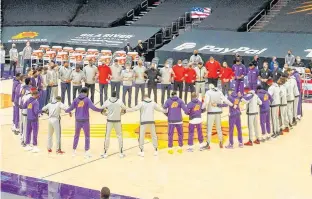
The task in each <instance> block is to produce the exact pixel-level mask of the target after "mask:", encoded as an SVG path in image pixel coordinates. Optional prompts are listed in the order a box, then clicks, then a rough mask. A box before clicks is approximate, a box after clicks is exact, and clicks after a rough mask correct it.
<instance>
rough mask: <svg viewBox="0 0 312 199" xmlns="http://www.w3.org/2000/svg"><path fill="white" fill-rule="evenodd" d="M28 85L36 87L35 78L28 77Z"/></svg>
mask: <svg viewBox="0 0 312 199" xmlns="http://www.w3.org/2000/svg"><path fill="white" fill-rule="evenodd" d="M30 85H31V87H35V88H37V84H36V78H34V77H31V78H30Z"/></svg>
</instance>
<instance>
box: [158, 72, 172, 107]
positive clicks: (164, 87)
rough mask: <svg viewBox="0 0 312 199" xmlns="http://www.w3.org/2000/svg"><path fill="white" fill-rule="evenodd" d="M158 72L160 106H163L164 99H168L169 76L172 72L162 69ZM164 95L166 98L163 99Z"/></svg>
mask: <svg viewBox="0 0 312 199" xmlns="http://www.w3.org/2000/svg"><path fill="white" fill-rule="evenodd" d="M159 72H160V75H161V104H164V103H165V99H166V100H167V99H168V98H169V97H170V89H171V75H172V73H173V71H172V68H169V67H168V68H167V67H163V68H161V69H160V71H159ZM166 93H167V97H166V98H165V95H166Z"/></svg>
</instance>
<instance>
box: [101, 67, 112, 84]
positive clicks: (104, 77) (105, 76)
mask: <svg viewBox="0 0 312 199" xmlns="http://www.w3.org/2000/svg"><path fill="white" fill-rule="evenodd" d="M98 71H99V83H100V84H108V80H109V79H110V76H111V75H112V71H111V69H110V67H109V66H107V65H106V64H103V65H100V66H99V67H98Z"/></svg>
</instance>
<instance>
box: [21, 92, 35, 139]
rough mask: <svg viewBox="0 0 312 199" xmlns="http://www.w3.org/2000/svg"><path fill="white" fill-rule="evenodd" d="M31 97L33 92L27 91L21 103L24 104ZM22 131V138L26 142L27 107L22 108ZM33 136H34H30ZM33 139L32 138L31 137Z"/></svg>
mask: <svg viewBox="0 0 312 199" xmlns="http://www.w3.org/2000/svg"><path fill="white" fill-rule="evenodd" d="M21 92H23V90H22V91H21ZM30 97H31V93H30V92H29V91H26V92H25V94H24V96H23V97H22V99H20V105H23V104H24V103H25V102H26V101H27V100H28V99H29V98H30ZM20 110H21V114H20V118H21V121H20V132H21V140H22V141H23V142H24V143H25V142H26V129H27V108H26V109H20ZM30 137H32V136H30ZM31 139H32V138H31Z"/></svg>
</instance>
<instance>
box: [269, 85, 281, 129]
mask: <svg viewBox="0 0 312 199" xmlns="http://www.w3.org/2000/svg"><path fill="white" fill-rule="evenodd" d="M268 93H269V94H270V95H271V96H272V98H273V102H272V104H271V120H272V127H273V128H272V130H273V133H277V132H279V131H280V121H279V115H278V112H279V108H280V104H281V90H280V88H279V86H278V85H277V84H276V83H273V84H272V86H270V87H269V89H268Z"/></svg>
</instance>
